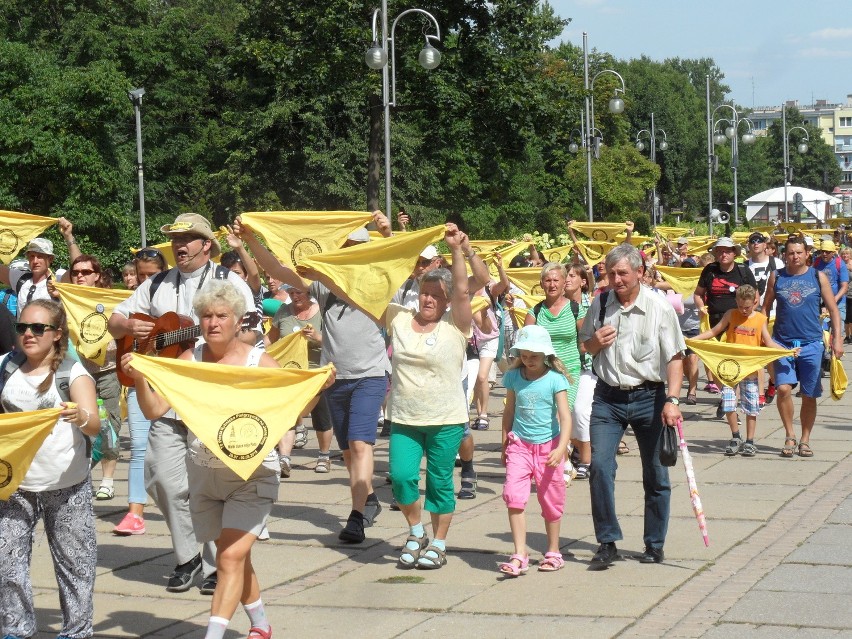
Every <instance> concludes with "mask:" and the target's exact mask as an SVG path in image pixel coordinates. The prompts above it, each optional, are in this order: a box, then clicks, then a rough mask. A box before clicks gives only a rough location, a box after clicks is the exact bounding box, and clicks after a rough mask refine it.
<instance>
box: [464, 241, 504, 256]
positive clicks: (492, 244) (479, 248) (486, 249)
mask: <svg viewBox="0 0 852 639" xmlns="http://www.w3.org/2000/svg"><path fill="white" fill-rule="evenodd" d="M508 243H509V242H508V240H470V248H472V249H473V250H474V251H475V252H476V253H492V252H493V251H496V250H497V249H498V248H500V247H501V246H505V245H506V244H508Z"/></svg>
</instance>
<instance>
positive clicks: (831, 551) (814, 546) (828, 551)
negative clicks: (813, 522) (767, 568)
mask: <svg viewBox="0 0 852 639" xmlns="http://www.w3.org/2000/svg"><path fill="white" fill-rule="evenodd" d="M826 528H832V529H834V530H832V531H830V532H823V530H824V529H820V530H818V531H817V532H816V533H815V535H814V537H816V536H817V535H820V537H818V538H817V539H822V540H824V541H825V543H818V542H817V541H816V540H814V538H813V537H812V538H811V539H810V540H808V543H806V544H803V545H802V546H800V547H799V548H797V549H796V550H794V551H793V552H792V553H790V555H789V556H788V557H787V559H786V561H787V562H797V563H809V564H827V565H833V566H852V547H850V544H849V540H850V539H852V526H849V525H846V524H830V525H829V526H826ZM844 535H845V541H842V542H840V541H838V537H841V538H843V537H844Z"/></svg>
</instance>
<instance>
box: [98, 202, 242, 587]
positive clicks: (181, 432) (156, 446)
mask: <svg viewBox="0 0 852 639" xmlns="http://www.w3.org/2000/svg"><path fill="white" fill-rule="evenodd" d="M160 231H162V232H163V233H164V234H165V235H167V236H168V237H169V238H170V239H171V242H172V251H173V252H174V255H175V262H176V264H177V265H176V266H175V267H174V268H171V269H169V270H168V271H163V272H162V273H160V274H158V275H155V276H153V277H149V278H148V279H147V280H145V281H144V282H143V283H142V284H141V285H140V286H139V288H137V289H136V290H135V291H134V292H133V295H131V296H130V297H129V298H128V299H127V300H125V301H124V302H122V303H121V304H119V305H118V306H116V308H115V311H114V312H113V314H112V315H111V316H110V318H109V331H110V333H111V334H112V336H113V337H115V338H116V340H122V339H123V338H124V337H126V336H132V337H133V338H135V339H138V340H147V339H149V338H150V337H152V331H153V330H154V328H155V326H156V325H155V324H154V323H153V322H151V321H149V320H147V319H142V318H138V317H133V315H135V314H137V313H141V314H144V315H148V316H151V317H153V318H159V317H161V316H162V315H164V314H165V313H167V312H170V311H171V312H175V313H178V314H179V315H185V316H188V317H191V318H192V319H193V320H194V321H195V322H196V323H197V322H198V318H197V317H195V313H194V311H193V309H192V301H193V299H194V298H195V295H196V293H197V292H198V291H199V290H201V288H202V287H203V286H204V284H205V283H206V282H210V281H211V280H213V279H227V280H228V281H229V282H231V283H233V284H234V286H235V287H236V288H237V290H238V291H240V292H241V293H242V294H243V296H244V297H245V299H246V308H247V309H249V312H250V313H253V312H254V308H255V306H254V297H253V296H252V293H251V290H250V289H249V287H248V285H247V284H246V283H245V282H244V281H243V279H242V278H241V277H240V276H239V275H237V274H236V273H234V272H232V271H230V270H228V269H226V268H224V267H222V266H217V265H216V264H214V263H213V262H212V261H211V258H212V257H215V256H216V255H218V254H219V253H220V251H221V249H220V248H219V242H218V240H217V239H216V237H215V235H214V234H213V230H212V229H211V228H210V223H209V222H208V221H207V220H206V219H205V218H204V217H203V216H201V215H198V214H196V213H184V214H182V215H178V216H177V218H176V219H175V221H174V223H173V224H166V225H165V226H162V227H161V228H160ZM240 339H243V340H245V341H246V342H247V343H249V344H255V343H256V341H257V335H256V333H255V331H252V330H245V331H243V333H242V335H241V338H240ZM187 437H188V431H187V428H186V426H185V425H184V423H183V422H182V421H181V420H180V418H179V417H178V415H177V414H176V413H175V412H174V411H169V412H168V413H166V414H165V415H164V416H163V417H161V418H159V419H156V420H154V421H152V422H151V430H150V432H149V433H148V450H147V451H146V454H145V488H146V490H147V491H148V494H150V495H151V497H152V498H153V499H154V502H155V503H156V504H157V506H158V507H159V508H160V510H161V511H162V513H163V517H164V519H165V520H166V525H167V526H168V527H169V531H170V532H171V534H172V547H173V549H174V551H175V555H176V557H177V566H176V567H175V569H174V571H173V572H172V574H171V576H170V577H169V582H168V585H167V586H166V590H168V591H169V592H185V591H186V590H189V588H190V587H191V586H192V583H193V580H194V579H195V576H196V575H197V574H198V573H199V571H201V570H202V556H201V554H199V552H198V548H199V543H198V541H197V539H196V537H195V531H194V530H193V527H192V518H191V516H190V512H189V486H188V483H187V474H186V450H187V445H188V442H187ZM215 558H216V546H215V544H213V543H209V544H205V547H204V557H203V569H204V578H205V583H204V584H202V591H203V592H206V593H207V594H210V592H209V591H212V590H213V589H214V588H215V566H216V561H215Z"/></svg>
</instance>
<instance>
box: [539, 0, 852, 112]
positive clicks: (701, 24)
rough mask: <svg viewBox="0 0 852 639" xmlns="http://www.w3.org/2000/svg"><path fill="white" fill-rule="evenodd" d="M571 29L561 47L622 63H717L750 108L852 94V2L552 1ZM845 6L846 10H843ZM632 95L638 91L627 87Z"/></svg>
mask: <svg viewBox="0 0 852 639" xmlns="http://www.w3.org/2000/svg"><path fill="white" fill-rule="evenodd" d="M549 4H550V5H551V6H552V7H553V9H554V10H555V11H556V13H557V15H559V16H560V17H562V18H570V19H571V24H569V25H568V28H566V29H565V31H563V33H562V35H561V37H560V38H558V39H557V41H556V42H558V41H559V40H564V41H566V42H570V43H572V44H575V45H577V46H582V44H583V32H584V31H585V32H587V33H588V38H589V50H592V49H598V50H599V51H605V52H608V53H610V54H612V55H613V56H615V57H616V58H619V59H630V58H638V57H640V56H642V55H643V54H644V55H646V56H647V57H649V58H651V59H652V60H657V61H663V60H665V59H666V58H673V57H679V58H705V57H710V58H713V60H714V61H715V62H716V65H717V66H718V67H719V68H720V69H721V70H722V72H723V73H724V74H725V82H726V83H727V84H728V85H729V86H730V87H731V93H730V94H729V95H728V97H729V98H731V97H732V98H733V99H734V101H735V102H736V103H737V104H738V105H739V106H742V107H746V108H755V107H761V106H779V105H781V104H782V103H783V102H785V101H787V100H798V102H799V104H800V105H806V104H812V103H813V100H819V99H825V100H828V102H829V103H841V104H845V103H846V100H847V94H852V10H850V9H852V2H850V1H849V0H840V2H837V3H834V4H832V3H829V4H824V3H818V2H814V3H813V4H811V3H810V2H793V0H773V1H772V2H758V1H755V0H739V1H737V2H733V1H731V0H713V1H712V2H711V1H710V0H549ZM841 7H845V10H842V11H841ZM627 91H628V92H629V91H630V87H629V86H628V87H627Z"/></svg>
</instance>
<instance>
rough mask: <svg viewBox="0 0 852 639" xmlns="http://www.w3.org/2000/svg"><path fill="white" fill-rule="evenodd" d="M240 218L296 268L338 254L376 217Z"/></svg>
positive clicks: (303, 214)
mask: <svg viewBox="0 0 852 639" xmlns="http://www.w3.org/2000/svg"><path fill="white" fill-rule="evenodd" d="M240 219H241V220H242V222H243V224H245V225H246V226H248V227H249V228H250V229H252V230H253V231H255V232H256V233H257V234H259V235H262V236H263V239H265V240H266V243H267V245H268V246H269V250H270V251H272V252H273V253H274V254H275V256H276V257H277V258H278V259H279V260H281V261H282V262H283V263H284V264H285V265H286V266H289V267H290V268H295V267H296V265H297V264H298V263H299V261H300V260H302V259H304V258H307V257H312V256H314V255H318V254H321V253H327V252H329V251H336V250H337V249H339V248H340V247H341V246H342V245H343V243H344V242H345V241H346V236H347V235H349V234H350V233H352V232H353V231H357V230H358V229H360V228H362V227H363V226H364V225H366V224H367V223H368V222H371V221H372V220H373V216H372V215H371V214H369V213H366V212H364V211H271V212H267V213H243V214H242V215H241V216H240ZM442 237H443V236H442ZM413 268H414V267H412V270H413ZM409 274H410V272H409Z"/></svg>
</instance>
